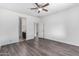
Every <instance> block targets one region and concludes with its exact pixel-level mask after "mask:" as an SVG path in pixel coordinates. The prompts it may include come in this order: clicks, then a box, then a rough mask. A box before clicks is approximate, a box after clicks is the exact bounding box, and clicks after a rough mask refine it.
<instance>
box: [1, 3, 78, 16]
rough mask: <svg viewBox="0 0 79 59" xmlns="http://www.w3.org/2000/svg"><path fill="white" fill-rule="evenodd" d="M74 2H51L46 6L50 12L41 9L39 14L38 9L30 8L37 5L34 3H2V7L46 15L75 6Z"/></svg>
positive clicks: (29, 13) (36, 14)
mask: <svg viewBox="0 0 79 59" xmlns="http://www.w3.org/2000/svg"><path fill="white" fill-rule="evenodd" d="M74 5H76V4H74V3H50V4H49V6H47V7H46V9H48V12H44V11H41V12H40V13H39V14H38V13H37V10H30V9H29V8H32V7H36V5H35V4H34V3H0V8H5V9H8V10H11V11H15V12H19V13H24V14H28V15H32V16H38V17H39V16H46V15H49V14H52V13H54V12H57V11H60V10H63V9H67V8H71V7H73V6H74Z"/></svg>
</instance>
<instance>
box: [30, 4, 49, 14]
mask: <svg viewBox="0 0 79 59" xmlns="http://www.w3.org/2000/svg"><path fill="white" fill-rule="evenodd" d="M34 4H35V5H36V7H34V8H30V9H31V10H37V11H38V13H40V12H41V11H45V12H48V10H47V9H45V7H47V6H48V5H49V3H44V4H39V3H34Z"/></svg>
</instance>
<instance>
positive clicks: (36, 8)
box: [30, 8, 38, 10]
mask: <svg viewBox="0 0 79 59" xmlns="http://www.w3.org/2000/svg"><path fill="white" fill-rule="evenodd" d="M30 9H31V10H35V9H38V8H30Z"/></svg>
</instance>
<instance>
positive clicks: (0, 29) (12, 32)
mask: <svg viewBox="0 0 79 59" xmlns="http://www.w3.org/2000/svg"><path fill="white" fill-rule="evenodd" d="M18 41H19V37H18V17H17V16H16V15H14V14H13V13H12V12H10V11H6V10H3V9H0V45H5V44H10V43H14V42H18Z"/></svg>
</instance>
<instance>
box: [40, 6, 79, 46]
mask: <svg viewBox="0 0 79 59" xmlns="http://www.w3.org/2000/svg"><path fill="white" fill-rule="evenodd" d="M40 19H41V20H42V22H43V23H44V25H45V27H44V31H45V33H44V36H45V38H48V39H51V40H56V41H60V42H64V43H68V44H72V45H77V46H79V6H77V7H74V8H71V9H67V10H64V11H61V12H58V13H56V14H53V15H49V16H46V17H42V18H40ZM41 35H42V34H41ZM41 35H40V36H41Z"/></svg>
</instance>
